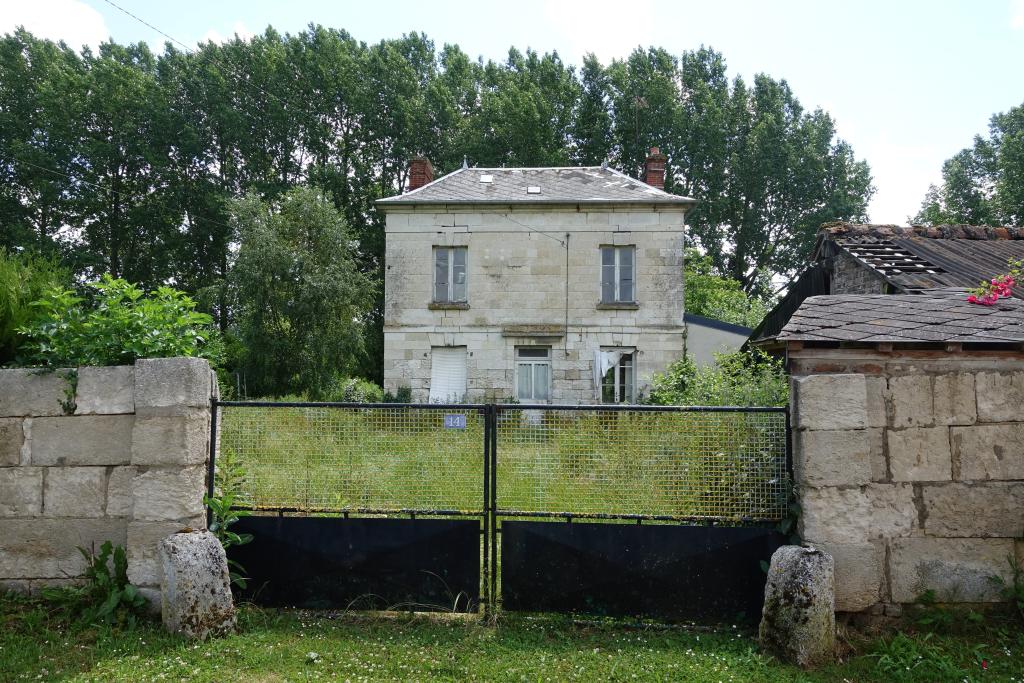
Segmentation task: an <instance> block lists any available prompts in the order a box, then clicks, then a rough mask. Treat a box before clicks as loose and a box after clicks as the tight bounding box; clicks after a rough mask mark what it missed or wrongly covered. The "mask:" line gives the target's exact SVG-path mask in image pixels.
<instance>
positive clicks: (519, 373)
mask: <svg viewBox="0 0 1024 683" xmlns="http://www.w3.org/2000/svg"><path fill="white" fill-rule="evenodd" d="M516 398H517V399H519V400H520V401H522V402H524V403H529V402H534V401H547V400H548V399H549V398H551V349H550V348H549V347H546V346H528V347H521V348H518V349H516Z"/></svg>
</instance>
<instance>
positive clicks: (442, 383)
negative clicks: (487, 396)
mask: <svg viewBox="0 0 1024 683" xmlns="http://www.w3.org/2000/svg"><path fill="white" fill-rule="evenodd" d="M465 396H466V347H465V346H434V347H432V348H431V349H430V402H431V403H458V402H459V401H462V400H464V399H465Z"/></svg>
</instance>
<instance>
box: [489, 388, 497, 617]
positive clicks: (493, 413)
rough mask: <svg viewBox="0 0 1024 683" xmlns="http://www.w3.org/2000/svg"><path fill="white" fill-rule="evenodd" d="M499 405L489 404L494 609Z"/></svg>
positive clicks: (494, 598)
mask: <svg viewBox="0 0 1024 683" xmlns="http://www.w3.org/2000/svg"><path fill="white" fill-rule="evenodd" d="M498 408H499V407H498V406H497V405H495V404H493V403H492V404H491V405H490V406H489V409H490V410H489V418H488V419H489V420H490V423H491V441H490V443H491V452H490V456H491V466H490V470H491V483H490V486H489V493H490V500H489V501H488V505H487V506H488V508H489V509H490V513H489V514H490V518H491V521H490V527H491V539H490V543H491V574H490V577H489V578H490V581H491V585H490V588H489V589H488V591H487V592H488V594H489V595H490V599H491V601H492V603H493V605H492V609H493V607H494V606H496V605H497V602H498Z"/></svg>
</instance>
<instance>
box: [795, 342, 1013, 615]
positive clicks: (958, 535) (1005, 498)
mask: <svg viewBox="0 0 1024 683" xmlns="http://www.w3.org/2000/svg"><path fill="white" fill-rule="evenodd" d="M789 358H790V360H789V362H790V371H791V374H792V409H793V424H794V434H793V443H794V452H793V456H794V458H793V459H794V476H795V479H796V484H797V492H798V498H799V501H800V504H801V519H800V531H801V535H802V537H803V538H804V540H805V541H806V542H808V543H812V544H815V545H817V546H819V547H821V548H822V549H823V550H825V551H827V552H828V553H830V554H831V555H832V556H833V558H834V559H835V578H836V609H837V610H839V611H845V612H859V611H862V610H866V609H869V608H872V607H874V608H875V609H876V610H877V609H878V608H877V607H876V605H878V604H885V605H892V604H898V603H910V602H914V601H915V600H916V599H917V598H918V597H919V596H920V595H921V594H922V593H923V592H924V591H925V590H928V589H931V590H934V591H935V593H936V596H937V598H938V599H939V600H940V601H947V602H991V601H995V600H998V599H999V596H998V592H997V590H996V588H995V586H994V585H993V582H992V581H991V580H990V577H992V576H1002V577H1004V578H1006V579H1008V578H1009V573H1010V565H1009V562H1008V558H1010V557H1012V556H1014V555H1016V556H1017V557H1018V558H1021V559H1024V540H1022V538H1024V513H1022V510H1024V412H1021V408H1020V406H1021V400H1020V399H1021V398H1024V395H1022V394H1024V353H1021V352H1016V351H1003V352H1000V351H968V350H956V351H949V352H946V351H923V350H922V351H912V350H905V351H900V350H896V351H880V350H874V349H856V350H855V349H812V348H796V349H790V352H789Z"/></svg>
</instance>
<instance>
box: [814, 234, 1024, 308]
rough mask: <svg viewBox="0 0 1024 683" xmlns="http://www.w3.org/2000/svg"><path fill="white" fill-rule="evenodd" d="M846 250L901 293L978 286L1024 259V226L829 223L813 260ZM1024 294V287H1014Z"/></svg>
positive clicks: (1016, 292)
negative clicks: (1013, 261)
mask: <svg viewBox="0 0 1024 683" xmlns="http://www.w3.org/2000/svg"><path fill="white" fill-rule="evenodd" d="M838 250H842V251H845V252H847V253H848V254H850V255H851V256H853V257H854V258H856V259H857V260H858V261H860V262H861V263H863V264H864V265H866V266H867V267H869V268H872V269H873V270H875V271H876V272H877V273H879V274H880V275H881V276H882V277H884V278H885V279H886V280H887V281H888V282H889V283H890V284H891V285H892V286H893V288H894V289H895V290H896V291H897V292H901V293H903V292H905V293H918V292H927V291H930V290H934V289H943V288H950V287H957V288H965V287H977V286H978V283H979V282H981V281H982V280H989V279H991V278H992V277H994V276H995V275H998V274H1000V273H1005V272H1006V271H1007V269H1008V267H1007V260H1009V259H1010V258H1018V259H1024V228H1012V227H987V226H977V225H938V226H933V227H924V226H911V227H901V226H896V225H866V224H855V223H828V224H826V225H824V226H822V229H821V232H820V233H819V235H818V244H817V247H816V248H815V253H814V257H813V259H812V260H814V261H818V260H820V259H822V258H827V257H830V256H834V255H835V254H836V253H837V251H838ZM1014 296H1017V297H1018V298H1024V289H1017V290H1015V291H1014Z"/></svg>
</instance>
